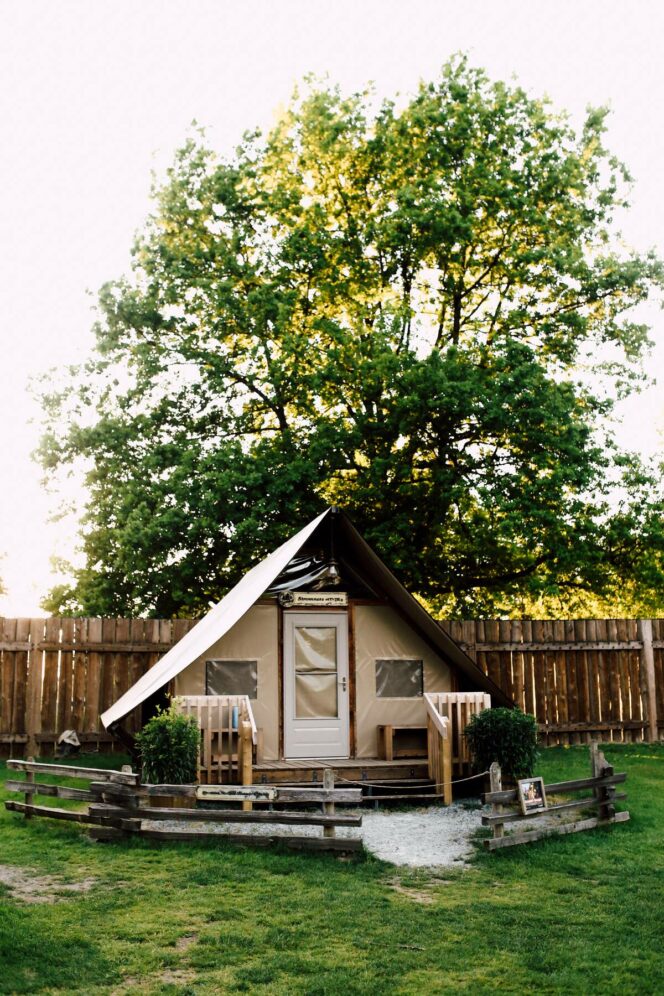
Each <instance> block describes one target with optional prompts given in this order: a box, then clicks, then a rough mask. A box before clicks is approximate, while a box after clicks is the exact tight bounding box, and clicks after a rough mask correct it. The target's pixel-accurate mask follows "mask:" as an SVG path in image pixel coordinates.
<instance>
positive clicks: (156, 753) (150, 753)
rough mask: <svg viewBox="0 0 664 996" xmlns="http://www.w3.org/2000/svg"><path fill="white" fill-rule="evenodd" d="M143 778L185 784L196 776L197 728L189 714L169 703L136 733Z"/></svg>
mask: <svg viewBox="0 0 664 996" xmlns="http://www.w3.org/2000/svg"><path fill="white" fill-rule="evenodd" d="M136 745H137V747H138V750H139V753H140V755H141V764H142V768H143V779H144V781H146V782H151V783H153V784H157V785H159V784H169V785H187V784H190V783H191V782H195V781H196V779H197V776H198V752H199V749H200V731H199V728H198V723H197V722H196V720H195V719H194V717H193V716H183V715H182V714H181V713H179V712H177V710H176V708H175V706H174V705H173V704H171V706H170V707H169V708H168V709H163V710H159V711H158V712H157V715H156V716H153V717H152V719H151V720H150V721H149V722H147V723H146V724H145V726H144V727H143V729H142V730H141V732H140V733H139V734H138V735H137V736H136Z"/></svg>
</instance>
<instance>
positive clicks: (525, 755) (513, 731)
mask: <svg viewBox="0 0 664 996" xmlns="http://www.w3.org/2000/svg"><path fill="white" fill-rule="evenodd" d="M465 737H466V740H467V741H468V747H469V750H470V754H471V756H472V758H473V763H474V765H475V767H477V768H479V769H480V770H481V771H487V770H488V769H489V767H490V766H491V764H492V763H493V761H497V762H498V764H499V765H500V767H501V772H502V776H503V781H508V782H509V781H511V782H514V783H515V782H516V780H517V779H519V778H528V777H530V776H531V775H532V774H533V773H534V770H535V764H536V762H537V758H538V757H539V751H538V749H537V720H536V719H535V717H534V716H531V715H529V714H528V713H525V712H522V711H521V710H520V709H504V708H497V709H484V710H483V711H482V712H480V713H477V714H476V715H475V716H473V717H472V719H471V721H470V723H469V724H468V726H467V727H466V729H465Z"/></svg>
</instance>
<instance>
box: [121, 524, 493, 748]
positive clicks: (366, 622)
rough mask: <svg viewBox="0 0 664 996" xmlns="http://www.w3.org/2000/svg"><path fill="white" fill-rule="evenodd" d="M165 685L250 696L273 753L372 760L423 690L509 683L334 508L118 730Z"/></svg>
mask: <svg viewBox="0 0 664 996" xmlns="http://www.w3.org/2000/svg"><path fill="white" fill-rule="evenodd" d="M165 688H168V689H169V690H170V691H171V693H172V694H175V695H185V696H190V695H223V694H246V695H247V696H248V697H249V699H250V701H251V708H252V712H253V715H254V717H255V722H256V724H257V726H258V728H259V730H260V731H261V751H262V754H263V757H264V758H266V759H278V758H281V757H283V758H325V757H330V758H349V757H357V758H370V757H375V756H376V750H377V735H378V734H377V731H378V729H379V727H381V726H382V725H384V724H395V723H396V724H398V723H400V724H402V725H408V724H417V723H420V722H423V717H424V704H423V700H422V696H423V693H424V692H454V691H482V692H488V693H489V694H490V695H491V698H492V702H493V704H504V705H511V703H510V702H509V700H508V699H507V698H506V696H505V695H504V694H503V692H502V691H501V690H500V689H499V688H498V687H497V686H496V685H495V684H494V683H493V682H492V681H491V680H490V679H489V678H488V677H487V676H486V675H485V674H484V673H483V672H482V671H481V670H480V668H478V667H477V665H476V664H475V663H474V662H473V661H472V660H471V659H470V658H469V657H468V656H467V655H466V654H465V653H464V652H463V651H462V650H461V648H460V647H459V646H458V645H457V644H456V643H455V642H454V641H453V640H452V639H451V638H450V637H449V636H448V635H447V634H446V633H445V631H444V630H443V629H442V628H441V626H440V625H439V624H438V623H437V622H436V621H435V620H434V619H433V618H432V617H431V616H430V615H429V614H428V613H427V612H426V610H425V609H424V608H423V607H422V606H421V605H420V603H419V602H418V601H417V600H416V599H415V598H413V597H412V595H410V594H409V592H407V591H406V589H405V588H404V587H403V585H402V584H401V583H400V582H399V581H398V580H397V579H396V577H395V576H394V575H393V574H392V573H391V571H390V570H389V569H388V568H387V567H386V565H385V564H384V563H383V562H382V560H381V559H380V558H379V557H378V556H377V554H376V553H375V552H374V551H373V550H372V549H371V548H370V546H369V545H368V544H367V543H366V542H365V540H364V539H363V538H362V536H361V535H360V533H359V532H358V531H357V529H356V528H355V527H354V526H353V524H352V522H351V521H350V519H349V518H348V516H346V515H345V514H344V513H343V512H341V511H339V510H337V509H335V508H328V509H326V511H324V512H323V513H322V514H321V515H319V516H318V517H317V518H316V519H314V520H313V521H312V522H310V523H309V524H308V525H307V526H305V527H304V529H301V530H300V531H299V532H298V533H296V534H295V535H294V536H293V537H291V539H289V540H288V541H287V542H286V543H284V544H283V545H282V546H280V547H279V548H278V549H277V550H275V551H274V552H273V553H272V554H270V556H268V557H267V558H266V559H265V560H263V561H262V562H261V563H259V564H257V565H256V566H255V567H254V568H253V569H252V570H251V571H249V572H248V573H247V574H246V575H245V576H244V577H243V578H242V580H241V581H240V582H239V583H238V584H237V585H236V586H235V588H233V589H232V591H230V592H229V593H228V594H227V595H226V596H225V598H223V599H222V600H221V601H220V602H219V603H218V604H217V605H216V606H214V608H212V609H211V610H210V612H209V613H208V614H207V615H206V616H205V617H204V618H203V619H201V620H200V622H198V623H197V625H196V626H194V627H193V628H192V629H191V630H190V631H189V632H188V633H187V634H186V636H184V637H183V638H182V639H181V640H180V641H179V643H177V644H176V645H175V646H174V647H173V648H172V649H171V650H169V651H168V653H166V654H165V655H164V656H163V657H162V658H161V659H160V660H159V661H158V663H157V664H155V665H154V666H153V667H152V668H151V669H150V670H149V671H148V672H147V673H146V674H145V675H143V676H142V677H141V678H140V679H139V680H138V681H137V682H136V683H135V684H134V685H133V686H132V687H131V688H130V689H129V690H128V691H127V692H126V693H125V694H124V695H122V696H121V697H120V698H119V699H118V701H117V702H116V703H115V704H114V705H113V706H112V707H111V708H110V709H108V710H107V711H106V712H105V713H104V714H103V715H102V721H103V723H104V725H105V726H106V727H107V728H109V729H110V730H111V731H114V730H117V729H118V727H121V723H122V720H123V718H124V717H125V716H127V715H128V714H129V713H130V712H132V710H134V709H136V708H137V707H139V706H141V704H143V703H146V702H147V701H148V700H150V699H151V698H152V697H153V696H154V695H155V693H157V692H159V691H160V690H163V689H165Z"/></svg>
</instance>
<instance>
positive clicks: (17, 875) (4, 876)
mask: <svg viewBox="0 0 664 996" xmlns="http://www.w3.org/2000/svg"><path fill="white" fill-rule="evenodd" d="M96 884H97V879H96V878H84V879H81V880H80V881H79V882H63V881H62V879H59V878H56V877H55V876H53V875H38V874H37V872H32V871H29V870H28V869H27V868H16V867H14V866H13V865H0V885H5V886H6V887H7V888H8V889H9V890H10V892H11V895H12V898H13V899H20V900H22V901H23V902H24V903H55V902H57V900H59V899H63V898H65V896H64V895H63V894H67V893H78V892H89V891H90V889H92V888H94V886H95V885H96Z"/></svg>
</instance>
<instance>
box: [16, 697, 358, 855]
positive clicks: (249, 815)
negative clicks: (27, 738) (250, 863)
mask: <svg viewBox="0 0 664 996" xmlns="http://www.w3.org/2000/svg"><path fill="white" fill-rule="evenodd" d="M230 697H231V696H229V698H230ZM244 725H245V726H246V728H247V730H246V733H247V736H248V735H249V731H250V730H251V724H250V723H249V722H248V721H246V720H245V722H244ZM7 766H8V768H10V770H12V771H16V772H24V774H25V780H24V781H21V780H18V779H17V780H11V781H8V782H7V783H6V787H7V788H8V789H9V790H10V791H12V792H20V793H22V794H23V795H24V797H25V801H24V802H18V801H14V800H13V799H11V800H10V799H8V800H7V801H6V802H5V808H6V809H8V810H10V811H12V812H15V813H21V814H22V815H23V816H24V817H25V818H26V819H32V818H33V817H47V818H49V819H53V820H64V821H66V822H69V823H79V824H88V825H89V826H90V829H89V831H88V832H89V834H90V836H91V837H92V838H93V840H99V841H109V840H118V839H123V838H127V837H129V836H131V835H135V836H141V837H146V838H149V839H153V840H195V841H201V840H203V841H206V840H207V841H219V840H227V841H230V842H235V843H238V844H242V845H247V844H255V845H257V846H260V847H264V846H265V845H267V844H270V843H275V844H279V845H280V846H282V847H283V846H285V847H289V848H294V849H297V850H306V849H309V850H323V851H336V852H342V853H353V852H357V851H361V850H362V840H361V838H359V837H348V836H346V830H347V828H348V827H360V826H361V825H362V816H361V815H360V814H359V813H347V812H344V813H339V812H337V811H336V804H337V803H341V804H344V805H349V804H350V805H353V806H359V805H360V803H361V801H362V789H361V788H349V787H347V786H344V787H342V788H336V787H335V784H334V775H333V772H332V770H331V769H327V770H326V771H325V777H324V781H323V785H322V786H321V785H312V786H311V787H307V786H305V787H297V788H293V787H292V786H290V785H285V786H281V785H264V786H263V785H261V786H255V787H253V788H252V787H250V786H249V787H245V786H223V785H219V786H206V785H203V786H201V785H193V784H192V785H144V784H141V781H140V776H139V775H138V773H136V772H133V771H132V770H131V768H129V767H128V766H126V767H124V768H123V769H122V771H109V770H106V769H101V768H98V769H95V768H81V767H78V766H75V765H69V764H67V765H64V764H44V763H39V762H34V761H17V760H10V761H8V762H7ZM41 775H46V776H47V777H48V778H53V776H56V777H62V776H63V775H64V776H68V777H71V778H81V779H85V780H86V781H87V782H88V787H87V788H86V789H83V788H69V787H68V786H64V785H59V784H55V783H53V782H52V781H49V782H39V781H36V778H35V776H41ZM36 795H46V796H55V797H56V798H58V799H74V800H80V801H81V802H89V805H88V807H87V809H85V810H83V809H77V810H74V809H59V808H56V807H54V806H40V805H35V801H34V797H35V796H36ZM158 800H161V801H162V804H161V805H160V804H159V801H158ZM164 801H165V802H167V803H170V804H169V805H164V804H163V803H164ZM155 803H157V805H156V806H155ZM210 803H213V804H215V808H214V809H211V808H209V805H210ZM238 803H242V809H237V808H234V807H237V805H238ZM273 803H276V804H277V808H276V809H273V806H272V804H273ZM224 804H225V806H224V808H219V806H221V805H224ZM315 804H318V805H320V806H322V810H323V811H322V813H321V812H314V811H312V810H311V808H310V807H311V806H312V805H315ZM252 806H255V807H256V809H253V808H252ZM266 806H267V807H269V808H267V809H266V808H265V807H266ZM293 807H295V808H293ZM303 807H306V809H305V810H303ZM247 809H249V811H247ZM164 821H165V822H164ZM191 822H193V823H194V824H201V823H206V824H209V825H210V832H206V831H204V830H201V829H199V828H197V827H196V828H191V829H187V824H188V823H191ZM253 823H258V824H261V831H262V832H259V833H257V834H251V833H246V832H244V831H245V830H246V829H247V828H249V829H250V826H249V827H248V826H247V825H250V824H253ZM155 824H156V825H155ZM215 824H216V827H215ZM229 824H230V827H229V826H228V825H229ZM233 825H237V826H238V828H241V832H240V833H237V832H236V833H233V830H232V826H233ZM266 825H267V830H268V833H265V830H266ZM272 825H274V829H272V830H270V827H271V826H272ZM279 825H286V826H293V827H294V828H295V830H296V831H297V827H298V826H304V827H307V828H309V827H321V828H322V831H323V833H322V836H321V837H316V836H311V835H309V834H307V835H306V836H305V835H302V834H297V833H296V834H294V835H292V834H283V833H281V832H278V831H277V830H276V827H278V826H279ZM336 827H343V828H344V831H345V832H344V836H339V837H337V836H336V835H335V833H336Z"/></svg>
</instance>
